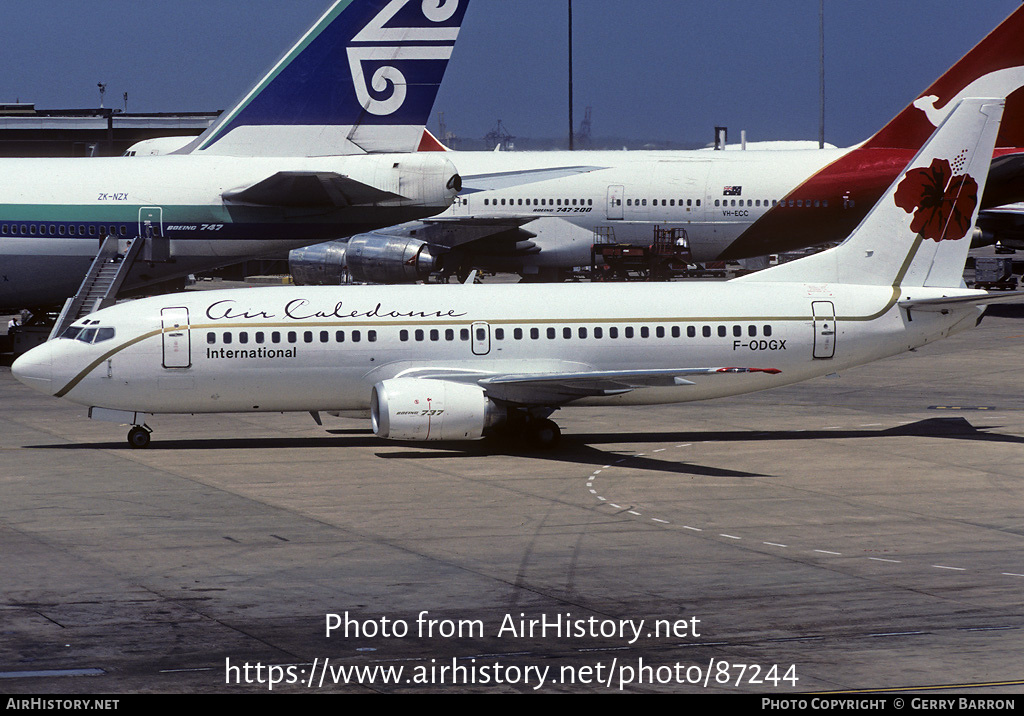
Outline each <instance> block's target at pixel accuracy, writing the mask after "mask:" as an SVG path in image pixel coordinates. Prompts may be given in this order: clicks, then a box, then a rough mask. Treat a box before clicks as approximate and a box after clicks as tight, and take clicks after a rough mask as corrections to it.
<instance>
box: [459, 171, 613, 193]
mask: <svg viewBox="0 0 1024 716" xmlns="http://www.w3.org/2000/svg"><path fill="white" fill-rule="evenodd" d="M599 169H607V167H596V166H567V167H547V168H544V169H523V170H520V171H507V172H492V173H489V174H471V175H469V176H463V177H462V193H463V194H472V193H474V192H478V191H492V190H494V189H508V188H509V187H513V186H522V185H523V184H534V183H536V182H539V181H548V180H549V179H563V178H565V177H571V176H576V175H577V174H586V173H587V172H593V171H597V170H599Z"/></svg>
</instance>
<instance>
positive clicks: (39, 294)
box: [0, 241, 96, 309]
mask: <svg viewBox="0 0 1024 716" xmlns="http://www.w3.org/2000/svg"><path fill="white" fill-rule="evenodd" d="M62 243H68V242H62ZM76 243H80V244H88V245H89V246H90V248H91V249H92V253H91V254H88V253H86V254H83V253H82V252H79V251H74V252H73V253H71V252H68V253H61V252H60V250H57V251H53V250H52V247H47V248H48V252H47V253H45V254H38V253H37V254H25V253H21V252H12V251H11V247H8V246H6V245H5V242H3V241H0V309H21V308H28V307H32V306H46V305H50V304H54V303H60V302H63V300H64V298H66V297H68V296H73V295H74V294H75V292H77V291H78V287H79V286H80V285H81V283H82V279H83V278H84V277H85V273H86V271H88V270H89V266H90V264H92V260H93V257H94V256H95V253H96V247H95V243H96V242H95V241H80V242H76ZM73 248H75V249H77V247H73Z"/></svg>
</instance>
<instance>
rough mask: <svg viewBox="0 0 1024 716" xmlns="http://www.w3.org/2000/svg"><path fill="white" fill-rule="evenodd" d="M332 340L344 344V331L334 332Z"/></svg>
mask: <svg viewBox="0 0 1024 716" xmlns="http://www.w3.org/2000/svg"><path fill="white" fill-rule="evenodd" d="M334 340H335V341H337V342H338V343H344V342H345V331H336V332H335V333H334ZM274 343H277V341H276V340H275V341H274Z"/></svg>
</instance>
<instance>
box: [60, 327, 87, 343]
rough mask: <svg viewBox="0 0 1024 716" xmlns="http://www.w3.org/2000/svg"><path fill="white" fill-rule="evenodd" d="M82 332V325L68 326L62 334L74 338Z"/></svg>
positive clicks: (61, 335) (64, 336)
mask: <svg viewBox="0 0 1024 716" xmlns="http://www.w3.org/2000/svg"><path fill="white" fill-rule="evenodd" d="M81 332H82V327H81V326H68V328H67V330H65V331H64V332H63V333H61V334H60V337H61V338H68V339H71V340H74V339H75V338H77V337H78V334H79V333H81Z"/></svg>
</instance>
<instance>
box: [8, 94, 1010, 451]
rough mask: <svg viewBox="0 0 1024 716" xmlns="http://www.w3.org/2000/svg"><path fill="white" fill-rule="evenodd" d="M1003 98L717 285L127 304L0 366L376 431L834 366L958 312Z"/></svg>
mask: <svg viewBox="0 0 1024 716" xmlns="http://www.w3.org/2000/svg"><path fill="white" fill-rule="evenodd" d="M1003 108H1004V102H1003V100H983V99H965V100H963V101H961V102H959V103H958V104H957V107H956V109H954V110H952V112H951V114H950V115H949V116H948V117H947V118H946V119H945V120H944V121H943V122H942V124H941V126H940V127H939V129H938V130H937V131H936V132H935V134H934V136H933V137H932V138H931V139H930V140H929V141H927V142H926V143H925V146H924V148H923V149H922V151H921V152H920V153H919V154H918V155H917V156H916V157H915V158H914V159H913V160H912V161H911V162H910V164H909V166H907V167H906V168H905V169H904V170H903V171H901V172H900V175H899V177H898V178H897V180H896V181H894V182H893V183H892V185H891V186H890V187H889V190H888V191H887V192H885V194H884V196H883V197H882V198H881V199H880V201H879V202H878V204H877V206H876V207H875V208H874V209H873V210H872V211H871V212H870V214H869V215H868V216H867V218H866V219H865V221H864V222H863V223H862V224H861V225H860V226H859V227H858V228H857V230H856V231H855V232H854V233H853V234H852V235H851V236H850V237H849V238H848V239H847V240H846V241H845V242H844V243H843V244H841V245H840V246H838V247H837V248H834V249H831V250H829V251H826V252H822V253H819V254H815V255H813V256H809V257H807V258H804V259H801V260H799V261H794V262H791V263H788V264H784V265H781V266H777V267H774V268H771V269H767V270H764V271H761V272H759V273H755V274H750V275H748V276H745V277H743V278H739V279H734V280H732V281H726V282H710V283H708V282H675V283H661V284H626V285H614V286H613V285H608V284H600V283H593V284H571V285H568V284H547V285H542V286H533V285H528V286H524V285H514V284H512V285H510V284H503V285H502V284H491V285H479V286H476V285H472V284H469V285H459V286H447V285H430V286H387V287H377V286H353V287H345V288H332V287H312V288H308V287H307V288H303V287H294V286H282V287H267V288H259V289H241V290H233V291H232V290H227V291H211V292H207V291H196V292H186V293H183V294H178V295H174V296H160V297H154V298H146V299H140V300H137V301H128V302H124V303H121V304H119V305H117V306H114V307H111V308H107V309H104V310H101V311H98V312H96V313H94V314H92V315H91V316H88V317H87V318H85V319H83V320H79V321H77V322H76V323H75V324H74V325H72V326H71V327H70V328H68V330H67V331H66V332H65V333H64V334H63V335H62V336H61V337H60V338H59V339H55V340H51V341H49V342H48V343H46V344H44V345H42V346H39V347H37V348H34V349H33V350H31V351H29V352H28V353H26V354H25V355H24V356H22V357H21V358H19V359H18V360H17V361H16V362H15V363H14V366H13V372H14V375H15V377H16V378H17V379H18V380H20V381H21V382H22V383H24V384H26V385H28V386H30V387H32V388H34V389H36V390H39V391H41V392H43V393H46V394H48V395H54V396H57V397H60V398H67V399H68V400H71V401H73V402H76V403H79V404H81V405H85V406H89V408H90V411H89V413H90V416H91V417H93V418H98V419H106V420H114V421H116V422H122V423H129V424H132V425H133V426H134V427H132V429H131V431H130V432H129V436H128V439H129V442H130V444H132V445H133V446H135V447H143V446H145V445H148V444H149V442H150V432H151V430H150V428H149V427H148V426H147V425H146V424H145V420H146V418H147V416H148V414H156V413H207V412H241V411H252V412H256V411H275V412H277V411H309V412H312V413H313V414H314V417H315V418H317V419H318V420H319V415H318V413H319V412H320V411H362V412H365V413H368V414H369V417H370V419H371V424H372V426H373V430H374V432H375V433H376V434H377V435H378V436H380V437H381V438H393V439H396V440H467V439H475V438H480V437H482V436H484V435H487V434H489V433H493V432H497V431H502V430H506V431H517V432H520V433H525V434H526V435H527V436H529V437H530V438H532V440H533V441H534V442H535V443H537V444H539V445H551V444H553V443H555V442H556V441H557V439H558V437H559V429H558V427H557V425H555V423H553V422H552V421H551V420H550V419H549V416H550V415H551V414H552V413H553V412H554V411H556V410H558V409H559V408H563V407H566V406H570V405H627V404H634V405H638V404H653V403H672V402H684V401H691V400H703V399H706V398H715V397H720V396H728V395H737V394H740V393H746V392H751V391H757V390H764V389H766V388H772V387H776V386H781V385H786V384H789V383H794V382H797V381H801V380H807V379H809V378H813V377H816V376H822V375H826V374H829V373H834V372H836V371H838V370H841V369H844V368H848V367H851V366H855V365H859V364H863V363H867V362H870V361H874V360H878V359H880V358H884V357H886V356H891V355H895V354H897V353H901V352H903V351H907V350H912V349H914V348H916V347H918V346H922V345H924V344H926V343H929V342H931V341H934V340H937V339H939V338H943V337H946V336H949V335H952V334H954V333H957V332H959V331H962V330H965V329H967V328H970V327H972V326H974V325H976V323H977V322H978V321H979V319H980V317H981V315H982V313H983V311H984V306H983V304H986V303H989V302H996V301H1000V302H1001V301H1006V300H1019V298H1020V295H1019V294H1013V295H1010V294H1001V295H999V296H998V297H996V296H992V295H989V294H986V293H985V292H983V291H977V290H970V289H966V288H962V287H961V286H962V280H961V275H962V272H963V268H964V262H965V260H966V257H967V251H968V248H969V246H970V234H971V230H972V227H973V225H974V220H975V218H976V217H977V214H978V207H979V205H980V197H981V195H982V192H983V190H984V185H985V178H986V176H987V175H988V170H989V164H990V162H991V159H992V151H993V148H994V145H995V140H996V135H997V132H998V128H999V122H1000V118H1001V116H1002V112H1003Z"/></svg>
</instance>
